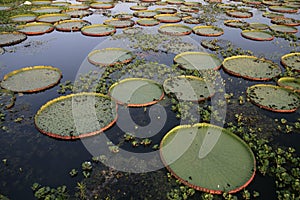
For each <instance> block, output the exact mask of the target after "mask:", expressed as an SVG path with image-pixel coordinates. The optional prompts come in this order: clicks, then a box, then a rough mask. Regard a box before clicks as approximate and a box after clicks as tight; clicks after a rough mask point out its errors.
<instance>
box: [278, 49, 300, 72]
mask: <svg viewBox="0 0 300 200" xmlns="http://www.w3.org/2000/svg"><path fill="white" fill-rule="evenodd" d="M281 63H282V65H283V66H284V67H286V68H290V69H292V70H295V71H298V72H300V52H295V53H289V54H286V55H284V56H282V57H281Z"/></svg>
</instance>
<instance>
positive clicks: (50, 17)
mask: <svg viewBox="0 0 300 200" xmlns="http://www.w3.org/2000/svg"><path fill="white" fill-rule="evenodd" d="M67 19H71V16H70V15H68V14H62V13H55V14H45V15H40V16H38V17H37V18H36V20H37V21H39V22H48V23H55V22H58V21H62V20H67Z"/></svg>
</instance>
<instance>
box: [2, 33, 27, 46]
mask: <svg viewBox="0 0 300 200" xmlns="http://www.w3.org/2000/svg"><path fill="white" fill-rule="evenodd" d="M26 39H27V36H26V35H25V34H24V33H20V32H0V47H2V46H9V45H14V44H18V43H21V42H23V41H24V40H26Z"/></svg>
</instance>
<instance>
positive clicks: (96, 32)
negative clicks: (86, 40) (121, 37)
mask: <svg viewBox="0 0 300 200" xmlns="http://www.w3.org/2000/svg"><path fill="white" fill-rule="evenodd" d="M115 32H116V28H115V27H113V26H109V25H104V24H93V25H88V26H85V27H83V28H81V33H82V34H83V35H87V36H107V35H112V34H114V33H115Z"/></svg>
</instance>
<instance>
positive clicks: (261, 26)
mask: <svg viewBox="0 0 300 200" xmlns="http://www.w3.org/2000/svg"><path fill="white" fill-rule="evenodd" d="M249 28H252V29H255V30H266V29H268V28H269V26H268V25H267V24H263V23H259V22H252V23H250V24H249Z"/></svg>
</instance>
